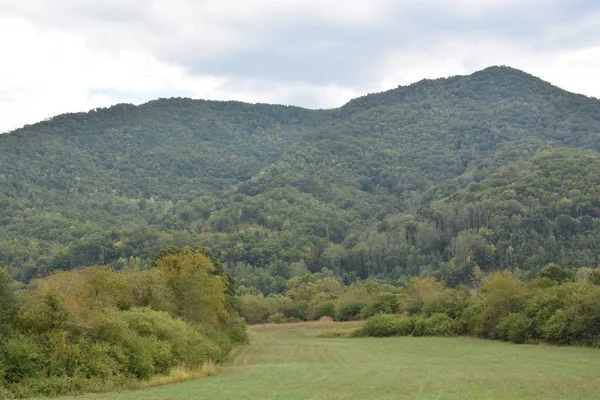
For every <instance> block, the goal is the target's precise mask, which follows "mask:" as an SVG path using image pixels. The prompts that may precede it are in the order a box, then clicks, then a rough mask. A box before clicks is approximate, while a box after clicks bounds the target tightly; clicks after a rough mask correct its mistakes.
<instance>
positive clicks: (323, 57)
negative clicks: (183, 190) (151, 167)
mask: <svg viewBox="0 0 600 400" xmlns="http://www.w3.org/2000/svg"><path fill="white" fill-rule="evenodd" d="M598 27H600V1H598V0H418V1H417V0H415V1H413V0H0V132H8V131H10V130H13V129H16V128H19V127H21V126H23V125H25V124H31V123H35V122H38V121H41V120H43V119H46V118H50V117H52V116H55V115H58V114H63V113H67V112H78V111H87V110H90V109H93V108H97V107H107V106H110V105H113V104H117V103H123V102H127V103H134V104H140V103H144V102H146V101H149V100H152V99H156V98H158V97H192V98H203V99H213V100H241V101H247V102H252V103H257V102H258V103H279V104H290V105H297V106H302V107H307V108H332V107H338V106H341V105H342V104H344V103H346V102H347V101H348V100H350V99H352V98H354V97H357V96H360V95H364V94H367V93H372V92H377V91H382V90H387V89H391V88H394V87H397V86H398V85H407V84H410V83H413V82H416V81H419V80H421V79H423V78H439V77H446V76H453V75H463V74H469V73H472V72H474V71H477V70H480V69H483V68H485V67H488V66H491V65H508V66H511V67H514V68H518V69H521V70H524V71H526V72H529V73H531V74H533V75H535V76H538V77H540V78H542V79H544V80H547V81H550V82H551V83H553V84H555V85H557V86H560V87H562V88H564V89H567V90H569V91H573V92H576V93H582V94H585V95H587V96H593V97H600V29H598Z"/></svg>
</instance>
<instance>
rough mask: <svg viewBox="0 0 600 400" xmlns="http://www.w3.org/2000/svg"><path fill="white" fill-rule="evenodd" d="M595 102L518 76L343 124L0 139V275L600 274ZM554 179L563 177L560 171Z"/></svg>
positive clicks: (209, 124) (238, 118)
mask: <svg viewBox="0 0 600 400" xmlns="http://www.w3.org/2000/svg"><path fill="white" fill-rule="evenodd" d="M599 149H600V101H599V100H596V99H593V98H588V97H585V96H581V95H575V94H572V93H569V92H566V91H564V90H561V89H559V88H557V87H554V86H552V85H550V84H549V83H547V82H544V81H542V80H540V79H538V78H536V77H534V76H531V75H529V74H526V73H524V72H522V71H518V70H515V69H512V68H509V67H490V68H487V69H485V70H482V71H479V72H476V73H474V74H472V75H469V76H456V77H451V78H447V79H435V80H423V81H420V82H417V83H415V84H413V85H409V86H403V87H398V88H396V89H393V90H390V91H387V92H383V93H376V94H370V95H367V96H363V97H360V98H358V99H355V100H352V101H350V102H349V103H348V104H346V105H344V106H343V107H340V108H338V109H332V110H306V109H301V108H297V107H285V106H277V105H264V104H257V105H251V104H245V103H239V102H213V101H201V100H189V99H160V100H156V101H152V102H149V103H147V104H144V105H141V106H133V105H126V104H122V105H118V106H114V107H111V108H108V109H98V110H95V111H92V112H89V113H79V114H67V115H61V116H58V117H55V118H53V119H51V120H49V121H44V122H42V123H39V124H35V125H30V126H26V127H24V128H22V129H19V130H16V131H14V132H11V133H7V134H4V135H2V136H0V165H1V166H0V168H1V169H0V171H1V173H0V180H1V181H2V184H1V185H0V209H2V216H1V218H2V219H1V221H2V224H1V226H0V260H2V262H4V263H5V264H6V265H7V266H9V269H10V271H11V272H12V273H13V275H15V276H17V277H19V278H20V279H22V280H28V279H30V278H31V277H33V276H36V275H40V274H42V275H43V274H46V273H48V272H49V271H51V270H54V269H71V268H76V267H80V266H84V265H91V264H98V263H100V264H111V265H114V266H116V267H117V268H123V267H128V266H131V265H142V266H143V265H145V264H147V263H149V262H150V261H151V260H152V258H153V257H154V255H155V254H156V253H157V252H158V251H159V250H161V249H162V248H164V247H166V246H169V245H177V246H189V247H192V248H196V247H209V248H211V249H213V251H214V252H216V253H217V254H218V255H219V257H220V258H221V259H222V260H223V261H224V262H225V264H226V266H227V268H228V269H229V270H230V272H232V273H233V274H234V276H235V277H236V278H237V281H238V284H243V285H246V286H256V287H258V288H259V289H260V290H263V291H264V292H276V291H281V290H282V289H283V285H285V279H286V278H289V277H290V276H293V275H297V274H301V273H303V272H305V271H307V270H308V271H318V270H321V269H322V268H328V269H330V270H332V271H334V273H335V274H337V275H338V276H339V277H340V278H342V279H344V280H345V281H346V282H347V283H348V282H351V281H353V280H355V279H358V278H367V277H371V278H374V279H381V280H384V281H389V282H392V283H399V282H403V281H404V280H406V279H407V278H408V277H410V276H412V275H434V276H437V277H440V278H443V279H446V280H447V281H448V282H453V283H464V282H468V281H469V280H470V279H472V277H473V276H474V274H478V273H479V272H478V271H479V270H483V271H486V270H494V269H501V268H511V269H515V270H517V271H519V273H521V274H522V275H523V277H525V278H526V277H528V276H534V275H535V274H536V273H537V271H538V270H539V269H540V268H541V267H543V266H544V265H546V264H547V263H551V262H553V263H557V264H560V265H562V266H565V267H569V268H578V267H587V266H595V265H597V264H598V262H599V260H598V259H599V257H600V246H597V245H596V244H597V243H598V241H599V239H600V219H598V218H600V212H597V210H600V197H599V196H598V194H597V189H596V188H597V187H598V183H599V182H597V180H596V177H597V176H599V175H598V174H597V172H598V169H597V166H598V162H599V161H598V157H600V155H599V153H598V151H599ZM557 166H558V167H557Z"/></svg>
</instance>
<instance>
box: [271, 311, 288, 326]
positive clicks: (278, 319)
mask: <svg viewBox="0 0 600 400" xmlns="http://www.w3.org/2000/svg"><path fill="white" fill-rule="evenodd" d="M267 322H268V323H270V324H282V323H284V322H285V316H284V315H283V314H282V313H275V314H271V315H269V318H267Z"/></svg>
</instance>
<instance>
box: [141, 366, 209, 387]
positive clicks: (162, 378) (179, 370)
mask: <svg viewBox="0 0 600 400" xmlns="http://www.w3.org/2000/svg"><path fill="white" fill-rule="evenodd" d="M218 372H219V368H218V367H217V366H216V365H215V364H214V363H212V362H210V363H206V364H203V365H202V366H200V367H197V368H185V367H176V368H173V369H172V370H171V372H169V374H167V375H155V376H153V377H152V378H150V379H149V380H148V381H145V382H140V383H139V384H136V385H135V388H136V389H147V388H151V387H157V386H163V385H169V384H171V383H181V382H186V381H189V380H192V379H199V378H204V377H207V376H213V375H215V374H217V373H218Z"/></svg>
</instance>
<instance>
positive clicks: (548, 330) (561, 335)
mask: <svg viewBox="0 0 600 400" xmlns="http://www.w3.org/2000/svg"><path fill="white" fill-rule="evenodd" d="M543 335H544V339H546V340H547V341H548V342H550V343H554V344H568V343H569V342H570V341H571V337H570V336H569V321H568V320H567V313H566V312H565V311H564V310H557V311H556V312H555V313H554V315H552V317H550V319H549V320H548V321H547V322H546V324H545V325H544V327H543Z"/></svg>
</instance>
